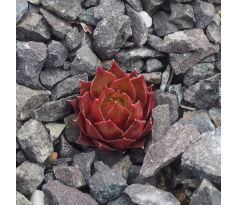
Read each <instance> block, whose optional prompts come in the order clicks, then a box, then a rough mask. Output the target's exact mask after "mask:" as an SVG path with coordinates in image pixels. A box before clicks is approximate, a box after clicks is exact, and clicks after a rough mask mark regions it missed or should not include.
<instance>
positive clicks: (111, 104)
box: [101, 101, 114, 119]
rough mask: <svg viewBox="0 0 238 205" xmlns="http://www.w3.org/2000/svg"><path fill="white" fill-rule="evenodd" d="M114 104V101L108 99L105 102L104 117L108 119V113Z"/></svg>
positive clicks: (102, 109)
mask: <svg viewBox="0 0 238 205" xmlns="http://www.w3.org/2000/svg"><path fill="white" fill-rule="evenodd" d="M113 106H114V101H108V102H104V103H103V104H102V106H101V111H102V115H103V118H104V119H108V118H109V117H108V113H109V111H110V110H112V108H113Z"/></svg>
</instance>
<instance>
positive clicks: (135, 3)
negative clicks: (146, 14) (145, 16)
mask: <svg viewBox="0 0 238 205" xmlns="http://www.w3.org/2000/svg"><path fill="white" fill-rule="evenodd" d="M125 1H126V3H128V4H129V5H130V6H131V7H132V8H133V9H135V10H136V11H138V12H139V11H142V10H143V8H142V4H141V1H140V0H125Z"/></svg>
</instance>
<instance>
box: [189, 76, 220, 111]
mask: <svg viewBox="0 0 238 205" xmlns="http://www.w3.org/2000/svg"><path fill="white" fill-rule="evenodd" d="M220 83H221V74H220V73H219V74H216V75H214V76H212V77H210V78H207V79H205V80H200V81H199V82H198V83H196V84H195V85H191V86H189V87H188V88H187V89H186V90H185V92H184V100H185V101H187V102H188V103H190V104H191V105H193V106H195V107H196V108H203V109H206V108H210V107H212V106H216V105H218V102H219V99H220V96H219V87H220Z"/></svg>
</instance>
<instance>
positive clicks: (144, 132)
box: [142, 117, 153, 136]
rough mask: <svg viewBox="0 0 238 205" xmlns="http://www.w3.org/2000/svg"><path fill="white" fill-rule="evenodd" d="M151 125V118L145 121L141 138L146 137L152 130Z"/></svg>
mask: <svg viewBox="0 0 238 205" xmlns="http://www.w3.org/2000/svg"><path fill="white" fill-rule="evenodd" d="M152 125H153V121H152V117H151V118H150V119H149V120H147V122H146V124H145V127H144V130H143V134H142V135H143V136H145V135H147V134H148V133H149V132H150V131H151V129H152Z"/></svg>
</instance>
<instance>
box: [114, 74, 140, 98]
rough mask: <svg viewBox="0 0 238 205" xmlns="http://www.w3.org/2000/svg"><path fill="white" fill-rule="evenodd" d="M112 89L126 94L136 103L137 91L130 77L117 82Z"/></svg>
mask: <svg viewBox="0 0 238 205" xmlns="http://www.w3.org/2000/svg"><path fill="white" fill-rule="evenodd" d="M111 88H112V89H114V90H115V91H117V90H119V91H120V92H124V93H126V94H127V95H129V96H130V97H131V99H132V101H133V102H134V101H135V98H136V91H135V88H134V86H133V84H132V82H131V80H130V78H129V77H125V78H121V79H118V80H115V81H114V82H113V83H112V84H111Z"/></svg>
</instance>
